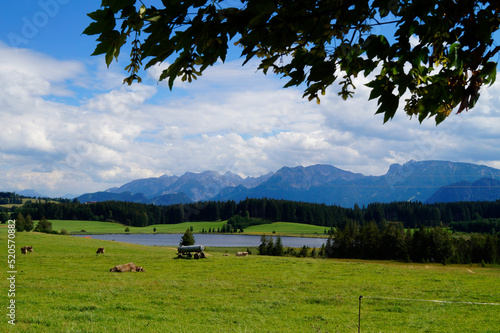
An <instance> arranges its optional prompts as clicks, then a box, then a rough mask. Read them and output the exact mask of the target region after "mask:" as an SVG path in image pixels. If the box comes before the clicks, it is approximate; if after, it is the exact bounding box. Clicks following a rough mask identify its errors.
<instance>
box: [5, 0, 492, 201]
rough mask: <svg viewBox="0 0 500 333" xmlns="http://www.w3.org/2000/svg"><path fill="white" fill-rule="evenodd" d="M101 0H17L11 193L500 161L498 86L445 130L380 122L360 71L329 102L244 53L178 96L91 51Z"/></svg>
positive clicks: (11, 39) (10, 34) (12, 5)
mask: <svg viewBox="0 0 500 333" xmlns="http://www.w3.org/2000/svg"><path fill="white" fill-rule="evenodd" d="M99 6H100V1H99V0H91V1H90V0H89V1H77V0H41V1H35V0H33V1H18V2H15V1H9V4H7V5H4V7H3V9H2V11H1V14H0V32H1V34H0V191H20V190H23V189H34V190H36V191H37V192H39V193H42V194H44V195H48V196H62V195H65V194H75V195H77V194H82V193H85V192H95V191H100V190H105V189H107V188H110V187H113V186H120V185H123V184H124V183H126V182H129V181H131V180H134V179H138V178H146V177H158V176H161V175H163V174H168V175H182V174H183V173H184V172H187V171H190V172H202V171H205V170H215V171H218V172H221V173H225V172H227V171H231V172H234V173H237V174H239V175H241V176H243V177H245V176H257V175H261V174H264V173H267V172H269V171H276V170H278V169H279V168H281V167H282V166H290V167H293V166H298V165H302V166H308V165H312V164H317V163H323V164H331V165H334V166H336V167H339V168H341V169H345V170H349V171H353V172H361V173H363V174H365V175H382V174H384V173H386V171H387V169H388V168H389V166H390V165H391V164H392V163H405V162H407V161H409V160H411V159H414V160H431V159H439V160H450V161H456V162H472V163H478V164H484V165H489V166H491V167H496V168H500V148H499V144H498V143H499V142H500V140H499V139H500V131H498V125H500V110H499V106H500V84H499V83H496V84H494V85H493V86H491V87H488V88H484V89H483V90H482V92H481V93H482V95H481V99H480V101H479V105H477V106H476V107H475V108H474V109H473V110H471V111H469V112H463V113H462V114H460V115H455V114H453V115H452V116H451V117H450V118H449V119H448V120H446V121H445V122H444V123H442V124H440V125H439V126H436V125H435V122H434V120H433V119H430V120H428V121H426V122H424V123H423V124H420V123H419V122H418V121H417V120H416V119H415V118H414V119H410V118H408V117H407V116H406V115H404V113H403V112H399V114H398V115H397V116H396V117H395V118H394V119H393V120H392V121H390V122H388V123H386V124H383V116H381V115H375V110H376V103H375V102H368V95H369V92H368V90H367V89H366V88H365V87H364V86H363V83H364V81H363V79H360V80H359V81H358V82H356V87H357V88H358V89H357V90H356V94H355V97H354V98H353V99H350V100H349V101H347V102H344V101H342V99H341V98H340V97H338V96H337V94H336V92H337V87H334V88H332V89H330V91H327V95H326V96H324V97H323V99H322V101H321V104H320V105H317V104H316V103H315V102H308V101H307V100H304V99H302V90H301V89H299V88H297V89H290V88H288V89H283V88H282V86H283V85H284V82H283V81H282V80H280V79H279V78H277V77H273V76H265V75H264V74H263V73H261V72H257V71H256V64H255V63H254V64H251V63H250V64H248V65H246V66H245V67H242V66H241V64H242V60H241V59H238V58H237V57H233V58H231V59H229V61H227V62H226V63H225V64H219V65H216V66H214V67H212V68H210V69H209V70H207V71H206V73H204V75H203V76H202V77H201V78H199V80H198V81H196V82H194V83H191V84H189V83H186V84H180V83H177V84H176V85H175V87H174V90H173V91H170V90H169V89H168V87H167V86H166V84H164V83H159V82H158V80H157V78H158V76H159V73H161V70H162V68H161V67H155V68H152V69H150V70H149V71H148V72H147V73H143V75H142V76H143V83H142V84H134V85H133V86H131V87H129V86H126V85H122V81H123V79H124V78H125V77H126V75H125V74H126V73H125V72H124V71H123V70H122V69H123V67H124V66H125V65H126V64H125V61H126V60H127V59H126V56H127V54H126V53H123V54H122V56H125V58H123V63H113V64H112V66H110V68H107V67H106V66H105V64H104V59H103V58H102V57H91V56H90V54H91V53H92V52H93V50H94V48H95V41H94V40H95V37H92V36H85V35H82V34H81V33H82V31H83V30H84V29H85V27H86V26H87V25H88V24H89V23H90V22H91V20H90V19H89V18H88V17H87V16H86V13H88V12H91V11H94V10H96V9H98V8H99Z"/></svg>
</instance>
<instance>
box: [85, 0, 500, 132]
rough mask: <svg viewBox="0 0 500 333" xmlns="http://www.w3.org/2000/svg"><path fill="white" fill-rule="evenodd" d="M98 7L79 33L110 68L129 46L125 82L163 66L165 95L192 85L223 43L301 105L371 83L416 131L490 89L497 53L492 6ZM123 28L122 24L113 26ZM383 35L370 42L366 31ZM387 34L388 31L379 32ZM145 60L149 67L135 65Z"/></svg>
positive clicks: (114, 0) (254, 0) (469, 2)
mask: <svg viewBox="0 0 500 333" xmlns="http://www.w3.org/2000/svg"><path fill="white" fill-rule="evenodd" d="M140 3H141V5H139V4H138V3H137V1H136V0H126V1H119V0H102V6H101V9H99V10H96V11H95V12H92V13H89V14H88V16H89V17H90V18H91V19H92V20H93V21H94V22H92V23H91V24H90V25H89V26H88V27H87V28H86V29H85V31H84V33H85V34H87V35H98V38H97V42H98V44H97V46H96V49H95V51H94V53H93V55H99V54H104V55H105V61H106V64H107V65H108V66H109V65H110V64H111V62H112V61H113V59H118V56H119V55H120V50H121V48H122V47H123V46H124V45H125V44H126V43H127V42H129V41H130V44H131V52H130V64H129V65H128V66H126V67H125V69H126V70H127V71H128V72H129V73H130V76H129V77H127V78H126V79H125V80H124V82H126V83H128V84H132V82H134V81H138V82H140V81H141V78H140V77H139V76H138V73H139V71H140V69H141V68H144V69H147V68H149V67H151V66H153V65H155V64H158V63H162V62H165V61H169V62H170V65H169V66H168V68H167V69H166V70H164V71H163V73H162V74H161V75H160V77H159V79H160V80H168V84H169V86H170V88H172V87H173V84H174V81H175V79H176V78H178V77H180V78H181V80H182V81H188V82H191V81H192V80H196V79H197V77H198V76H200V75H202V72H203V71H204V70H205V69H206V68H208V67H209V66H212V65H213V64H215V63H216V62H218V61H222V62H224V61H225V59H226V56H227V52H228V48H229V46H230V44H231V41H233V42H234V44H236V45H238V46H240V47H241V48H242V52H241V56H242V57H244V59H245V60H244V64H246V63H248V62H249V61H250V60H251V59H254V58H258V59H260V65H259V69H261V70H262V71H263V72H264V73H266V74H267V73H268V72H269V71H271V72H273V73H275V74H277V75H279V76H281V77H283V78H285V79H287V80H288V82H287V83H286V84H285V87H290V86H299V85H302V84H305V89H304V97H307V98H308V99H309V100H317V101H318V102H319V96H320V95H324V94H325V93H326V89H327V88H328V87H329V86H331V85H332V84H333V83H334V82H335V81H338V83H339V86H340V87H339V88H340V91H339V92H338V94H339V95H340V96H341V97H342V98H343V99H347V98H349V97H352V95H353V93H354V89H355V86H354V84H353V79H354V78H356V77H357V76H358V75H360V74H363V75H364V76H369V75H370V74H372V75H370V76H369V77H370V82H369V83H368V84H367V86H368V87H369V88H370V89H371V93H370V99H377V100H378V104H379V108H378V110H377V113H383V114H384V122H385V121H388V120H389V119H391V118H392V117H394V114H395V113H396V111H397V110H398V107H399V105H400V101H401V99H404V110H405V112H406V113H407V114H408V115H409V116H416V117H417V118H418V119H419V121H420V122H422V121H423V120H424V119H426V118H427V117H435V121H436V122H437V123H440V122H442V121H443V120H444V119H446V117H448V115H449V114H450V113H451V111H452V110H454V109H457V112H458V113H460V112H462V111H463V110H467V109H468V108H472V107H473V106H474V105H475V104H476V102H477V100H478V98H479V91H480V88H481V87H482V86H483V85H485V84H486V85H488V84H492V83H493V82H494V81H495V77H496V69H497V62H496V61H495V59H496V58H495V57H496V56H497V54H498V52H499V51H500V46H497V45H495V44H494V40H493V37H492V36H493V33H494V32H495V31H497V30H498V29H499V25H500V17H499V12H500V6H499V5H498V2H497V1H481V0H462V1H453V0H440V1H438V2H436V1H427V0H426V1H394V0H375V1H356V2H351V1H345V0H325V1H315V0H314V1H313V0H305V1H288V0H279V1H270V0H241V5H240V6H238V7H234V6H233V5H234V2H232V1H227V0H226V1H224V0H215V1H213V0H210V1H208V0H205V1H202V0H198V1H187V2H179V1H176V0H163V1H162V5H163V7H162V8H156V7H155V6H153V5H148V6H146V5H145V1H140ZM119 22H121V24H119ZM375 27H377V28H380V29H381V30H384V29H385V31H390V33H387V34H376V33H375V30H374V28H375ZM386 27H389V29H386ZM143 61H147V62H146V64H145V65H143Z"/></svg>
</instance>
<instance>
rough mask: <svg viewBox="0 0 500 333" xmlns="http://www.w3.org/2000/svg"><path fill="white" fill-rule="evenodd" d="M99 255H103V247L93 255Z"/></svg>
mask: <svg viewBox="0 0 500 333" xmlns="http://www.w3.org/2000/svg"><path fill="white" fill-rule="evenodd" d="M99 253H101V254H104V248H103V247H100V248H98V249H97V252H96V253H95V254H96V255H97V254H99Z"/></svg>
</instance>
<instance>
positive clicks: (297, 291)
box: [0, 226, 500, 333]
mask: <svg viewBox="0 0 500 333" xmlns="http://www.w3.org/2000/svg"><path fill="white" fill-rule="evenodd" d="M68 230H69V229H68ZM0 239H1V243H2V244H6V243H7V228H6V227H5V226H1V227H0ZM15 241H16V246H17V252H16V271H17V274H15V275H16V276H15V277H16V280H15V298H14V299H15V304H16V308H15V311H16V325H15V326H12V325H10V324H8V322H7V321H8V319H9V318H8V317H7V316H6V314H7V305H8V304H9V303H8V302H9V300H10V299H11V298H9V297H8V292H7V290H8V288H9V286H8V283H7V280H6V279H5V278H3V279H2V286H3V288H2V290H3V291H2V293H0V302H1V304H3V305H2V309H3V311H4V312H5V314H4V315H2V318H3V319H2V323H1V324H0V326H1V327H2V328H3V330H2V331H5V332H50V333H53V332H176V333H177V332H357V331H358V319H359V317H358V316H359V314H360V315H361V332H498V328H499V327H500V305H498V304H499V303H500V284H499V283H498V281H500V268H499V267H498V266H495V267H491V266H486V267H479V266H477V265H467V266H443V265H440V264H430V265H429V264H427V265H426V264H406V263H397V262H381V261H359V260H334V259H313V258H295V257H267V256H259V255H250V256H248V257H236V256H235V255H234V252H233V250H231V249H229V250H225V251H227V252H228V253H229V254H230V256H224V253H223V252H216V251H211V249H208V251H207V254H208V258H207V259H199V260H195V259H174V257H175V255H176V250H175V249H174V248H169V247H159V246H153V247H149V246H142V245H135V244H126V243H119V242H112V241H100V240H96V239H85V238H78V237H72V236H63V235H47V234H40V233H34V232H29V233H26V232H22V233H17V234H16V238H15ZM25 245H31V246H33V247H34V253H28V254H27V255H22V254H21V252H20V248H21V247H22V246H25ZM101 246H104V247H105V248H106V253H105V254H104V255H99V256H97V255H96V254H95V252H96V249H97V248H98V247H101ZM3 248H4V251H6V246H3ZM214 250H215V249H214ZM3 257H4V260H5V263H6V262H7V251H6V254H5V255H4V256H3ZM128 262H134V263H135V264H137V265H140V266H142V267H144V269H145V270H146V272H128V273H111V272H109V269H110V268H112V267H113V266H115V265H118V264H125V263H128ZM3 267H4V273H3V276H7V271H8V270H9V269H8V268H7V265H6V264H5V265H4V266H3ZM360 295H362V296H363V299H362V301H361V311H360V312H359V296H360ZM434 300H437V301H446V302H447V303H443V302H434ZM467 302H471V303H467ZM480 303H488V304H480ZM495 304H496V305H495Z"/></svg>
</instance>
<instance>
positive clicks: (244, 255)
mask: <svg viewBox="0 0 500 333" xmlns="http://www.w3.org/2000/svg"><path fill="white" fill-rule="evenodd" d="M247 255H248V252H236V256H237V257H246V256H247Z"/></svg>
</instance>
